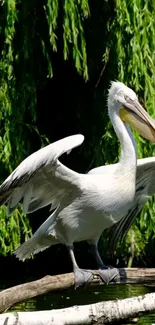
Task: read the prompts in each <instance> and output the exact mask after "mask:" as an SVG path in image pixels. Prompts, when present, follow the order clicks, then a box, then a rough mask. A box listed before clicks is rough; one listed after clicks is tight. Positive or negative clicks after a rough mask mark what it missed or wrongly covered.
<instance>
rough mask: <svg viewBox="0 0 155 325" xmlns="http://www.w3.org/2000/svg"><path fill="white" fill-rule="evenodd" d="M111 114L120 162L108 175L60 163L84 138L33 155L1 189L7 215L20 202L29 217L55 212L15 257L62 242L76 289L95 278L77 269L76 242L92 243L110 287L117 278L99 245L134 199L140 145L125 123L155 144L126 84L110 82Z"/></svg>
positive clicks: (149, 122) (153, 130)
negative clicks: (43, 209) (83, 171)
mask: <svg viewBox="0 0 155 325" xmlns="http://www.w3.org/2000/svg"><path fill="white" fill-rule="evenodd" d="M108 113H109V117H110V119H111V122H112V124H113V127H114V130H115V132H116V134H117V137H118V138H119V140H120V143H121V149H122V150H121V156H120V160H119V163H118V164H117V165H116V167H115V166H114V167H112V166H111V167H109V169H108V173H106V172H105V173H103V175H102V174H91V173H90V174H79V173H76V172H74V171H73V170H71V169H69V168H67V167H66V166H64V165H63V164H62V163H60V161H59V160H58V158H59V157H60V156H61V155H62V154H63V153H65V152H68V151H70V150H71V149H73V148H75V147H76V146H79V145H80V144H81V143H82V142H83V140H84V137H83V136H82V135H74V136H70V137H67V138H65V139H62V140H60V141H57V142H55V143H53V144H50V145H48V146H46V147H45V148H43V149H40V150H38V151H37V152H36V153H33V154H32V155H31V156H29V157H28V158H26V159H25V160H24V161H23V162H22V163H21V164H20V165H19V166H18V167H17V168H16V169H15V170H14V172H13V173H12V174H11V175H10V176H9V177H8V178H7V179H6V180H5V181H4V183H3V184H2V185H1V187H0V204H6V205H7V207H8V212H9V214H10V213H12V211H13V210H14V209H15V208H16V207H17V205H18V203H19V202H20V201H21V200H22V203H23V207H24V210H25V212H27V213H30V212H32V211H35V210H37V209H39V208H41V207H43V206H47V205H49V204H50V205H51V209H55V210H54V212H53V213H52V214H51V215H50V216H49V218H48V219H47V220H46V221H45V222H44V223H43V224H42V225H41V226H40V227H39V229H38V230H37V231H36V232H35V233H34V235H33V236H32V238H30V239H29V240H27V241H26V242H25V243H24V244H22V245H21V246H20V247H19V248H17V249H16V251H15V255H16V256H17V257H18V258H19V259H20V260H23V261H24V260H25V259H27V258H29V257H30V256H31V254H35V253H38V252H39V251H42V250H44V249H46V248H48V247H49V246H51V245H55V244H59V243H63V244H65V245H66V246H67V248H68V250H69V253H70V257H71V260H72V264H73V270H74V274H75V282H76V285H80V284H83V283H84V282H87V281H89V280H90V279H91V278H92V273H91V271H88V270H82V269H80V268H79V267H78V265H77V263H76V260H75V256H74V250H73V243H74V242H79V241H83V240H86V241H88V242H89V243H90V244H91V246H92V247H93V251H94V255H95V257H96V261H97V263H98V267H99V274H100V276H101V277H102V279H103V280H104V281H105V282H106V283H108V282H109V281H111V280H113V279H114V278H115V277H116V276H117V275H118V272H117V270H116V269H115V268H108V267H106V266H105V265H104V264H103V262H102V260H101V258H100V255H99V252H98V248H97V244H98V240H99V238H100V236H101V234H102V232H103V230H104V229H106V228H108V227H111V226H112V225H113V224H115V223H116V222H118V221H119V220H120V219H121V218H122V217H123V216H124V215H126V214H127V213H128V212H129V211H130V209H131V208H132V206H133V202H134V200H135V188H136V165H137V158H136V145H135V141H134V138H133V136H132V133H131V130H130V128H129V126H128V124H127V123H130V124H131V125H133V126H134V127H135V129H137V130H138V132H139V133H140V134H141V135H143V136H144V137H145V138H147V139H149V140H151V141H153V142H154V141H155V122H154V121H153V119H152V118H151V117H150V116H149V115H148V113H147V112H146V111H145V110H144V109H143V107H142V106H141V105H140V103H139V101H138V99H137V96H136V94H135V93H134V92H133V91H132V90H131V89H130V88H128V87H126V86H125V85H124V84H123V83H120V82H113V83H112V85H111V88H110V90H109V94H108ZM126 122H127V123H126ZM106 169H107V168H106V166H105V170H106Z"/></svg>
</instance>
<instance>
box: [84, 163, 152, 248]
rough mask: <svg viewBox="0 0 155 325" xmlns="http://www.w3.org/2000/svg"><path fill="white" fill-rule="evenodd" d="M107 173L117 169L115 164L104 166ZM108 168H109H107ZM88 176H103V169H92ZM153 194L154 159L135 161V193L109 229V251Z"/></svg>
mask: <svg viewBox="0 0 155 325" xmlns="http://www.w3.org/2000/svg"><path fill="white" fill-rule="evenodd" d="M105 167H107V171H106V172H107V173H108V172H111V170H113V171H114V170H115V169H116V168H117V164H114V165H110V166H105ZM108 167H110V168H108ZM89 173H90V174H94V175H95V174H96V175H99V174H100V175H101V174H102V175H104V174H105V169H104V168H103V166H101V167H98V168H94V169H92V170H91V171H90V172H89ZM154 194H155V157H149V158H143V159H138V160H137V173H136V192H135V197H134V200H133V203H132V206H131V208H130V209H129V211H128V213H127V214H124V216H123V217H122V218H121V219H120V221H119V222H118V223H116V224H115V225H114V226H113V227H112V228H111V229H109V234H108V246H109V249H110V250H112V251H114V249H115V247H116V244H117V242H118V241H119V240H120V241H121V240H122V239H123V238H124V236H125V235H126V233H127V232H128V231H129V229H130V228H131V226H132V224H133V223H134V221H135V219H136V218H137V216H138V215H139V213H140V212H141V211H142V209H143V207H144V205H145V204H146V202H147V201H148V200H149V199H150V198H151V197H152V196H153V195H154Z"/></svg>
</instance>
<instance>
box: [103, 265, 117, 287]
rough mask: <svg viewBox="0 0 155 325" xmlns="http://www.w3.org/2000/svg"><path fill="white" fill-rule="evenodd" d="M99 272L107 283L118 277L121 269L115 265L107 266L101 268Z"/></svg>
mask: <svg viewBox="0 0 155 325" xmlns="http://www.w3.org/2000/svg"><path fill="white" fill-rule="evenodd" d="M98 273H99V275H100V277H101V279H102V280H103V282H105V283H106V284H108V283H109V282H114V281H115V280H116V278H117V277H118V276H119V271H118V269H116V268H115V267H106V268H103V269H99V270H98Z"/></svg>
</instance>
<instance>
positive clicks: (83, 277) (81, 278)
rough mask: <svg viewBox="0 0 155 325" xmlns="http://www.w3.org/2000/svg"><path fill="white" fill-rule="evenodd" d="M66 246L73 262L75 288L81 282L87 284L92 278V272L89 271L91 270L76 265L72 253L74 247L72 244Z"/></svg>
mask: <svg viewBox="0 0 155 325" xmlns="http://www.w3.org/2000/svg"><path fill="white" fill-rule="evenodd" d="M67 247H68V250H69V254H70V257H71V260H72V264H73V271H74V276H75V287H76V288H77V287H79V286H81V285H83V284H87V283H88V282H90V281H91V280H92V279H93V274H92V273H91V271H88V270H82V269H80V268H79V267H78V265H77V263H76V259H75V255H74V247H73V246H72V245H70V246H67Z"/></svg>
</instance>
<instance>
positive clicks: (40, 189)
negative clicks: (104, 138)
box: [0, 134, 84, 214]
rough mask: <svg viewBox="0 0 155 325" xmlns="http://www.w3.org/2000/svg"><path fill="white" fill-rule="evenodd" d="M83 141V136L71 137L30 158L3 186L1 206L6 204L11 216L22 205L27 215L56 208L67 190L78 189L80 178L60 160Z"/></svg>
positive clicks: (47, 147) (45, 148)
mask: <svg viewBox="0 0 155 325" xmlns="http://www.w3.org/2000/svg"><path fill="white" fill-rule="evenodd" d="M83 141H84V136H83V135H81V134H78V135H73V136H69V137H66V138H64V139H61V140H59V141H56V142H54V143H52V144H50V145H48V146H46V147H44V148H41V149H40V150H38V151H36V152H35V153H33V154H32V155H30V156H29V157H27V158H26V159H25V160H24V161H23V162H21V164H20V165H19V166H18V167H17V168H16V169H15V170H14V171H13V172H12V174H11V175H10V176H9V177H8V178H7V179H6V180H5V181H4V182H3V183H2V185H1V186H0V205H2V204H6V205H7V208H8V213H9V214H10V213H12V212H13V210H14V209H15V208H16V207H17V205H18V203H19V202H21V201H22V203H23V207H24V210H25V212H31V211H35V210H36V209H39V208H40V207H43V206H46V205H49V204H52V203H53V206H54V207H56V206H57V205H58V204H59V200H60V197H62V195H64V194H65V193H66V191H67V189H68V190H69V189H70V190H71V187H72V186H76V184H77V183H78V181H77V179H78V175H79V174H78V173H76V172H74V171H72V170H71V169H69V168H67V167H66V166H64V165H63V164H61V163H60V161H59V160H58V158H59V157H60V156H61V155H62V154H64V153H67V152H70V151H71V150H72V149H73V148H76V147H77V146H79V145H81V144H82V142H83ZM34 202H35V203H34Z"/></svg>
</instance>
